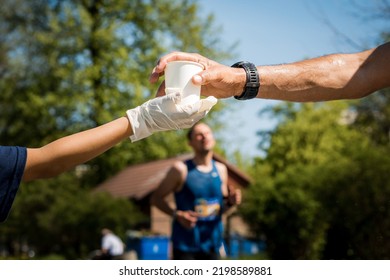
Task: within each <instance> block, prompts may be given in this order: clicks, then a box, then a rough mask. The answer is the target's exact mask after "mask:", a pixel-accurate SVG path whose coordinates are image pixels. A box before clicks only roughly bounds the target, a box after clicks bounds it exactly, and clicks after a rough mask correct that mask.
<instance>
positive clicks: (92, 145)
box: [23, 93, 216, 181]
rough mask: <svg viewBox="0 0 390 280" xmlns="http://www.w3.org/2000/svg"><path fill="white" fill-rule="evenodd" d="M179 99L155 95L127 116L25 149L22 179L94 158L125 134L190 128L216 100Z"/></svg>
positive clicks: (133, 137)
mask: <svg viewBox="0 0 390 280" xmlns="http://www.w3.org/2000/svg"><path fill="white" fill-rule="evenodd" d="M214 99H215V98H214ZM180 101H181V95H180V93H172V94H169V95H166V96H163V97H159V98H154V99H151V100H149V101H147V102H145V103H144V104H142V105H141V106H138V107H136V108H134V109H130V110H128V111H127V112H126V113H127V117H121V118H118V119H116V120H114V121H111V122H109V123H106V124H104V125H101V126H99V127H96V128H93V129H89V130H86V131H83V132H79V133H76V134H73V135H70V136H67V137H64V138H61V139H58V140H56V141H54V142H52V143H49V144H47V145H45V146H43V147H41V148H35V149H32V148H29V149H27V161H26V166H25V170H24V174H23V181H30V180H34V179H39V178H48V177H53V176H56V175H58V174H60V173H62V172H65V171H67V170H69V169H70V168H72V167H74V166H76V165H78V164H82V163H84V162H86V161H89V160H91V159H93V158H95V157H96V156H98V155H100V154H102V153H103V152H105V151H107V150H108V149H110V148H111V147H113V146H114V145H116V144H118V143H119V142H121V141H122V140H124V139H125V138H127V137H130V138H131V140H132V141H133V142H134V141H138V140H140V139H143V138H145V137H148V136H149V135H151V134H153V133H155V132H158V131H166V130H174V129H183V128H189V127H191V126H192V125H194V124H195V123H196V122H197V121H199V120H200V119H201V118H203V117H204V116H205V115H206V114H207V112H208V111H209V110H210V109H211V107H212V106H213V105H215V103H216V100H213V99H209V100H200V101H197V102H195V103H194V104H187V105H185V106H184V105H182V104H181V103H180Z"/></svg>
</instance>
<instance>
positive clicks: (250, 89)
mask: <svg viewBox="0 0 390 280" xmlns="http://www.w3.org/2000/svg"><path fill="white" fill-rule="evenodd" d="M232 67H234V68H244V70H245V72H246V83H245V88H244V92H243V93H242V94H241V95H238V96H234V98H235V99H238V100H247V99H252V98H255V97H256V96H257V93H258V91H259V87H260V78H259V73H258V72H257V68H256V66H255V65H254V64H253V63H250V62H247V61H240V62H237V63H234V64H233V65H232Z"/></svg>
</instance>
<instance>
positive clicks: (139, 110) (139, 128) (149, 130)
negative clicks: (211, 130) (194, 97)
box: [126, 92, 217, 142]
mask: <svg viewBox="0 0 390 280" xmlns="http://www.w3.org/2000/svg"><path fill="white" fill-rule="evenodd" d="M216 103H217V99H216V98H215V97H213V96H209V97H207V98H205V99H201V100H199V101H197V102H195V103H192V104H186V105H183V104H181V95H180V93H179V92H175V93H171V94H167V95H164V96H161V97H156V98H154V99H150V100H148V101H146V102H145V103H144V104H142V105H141V106H138V107H136V108H134V109H130V110H128V111H127V112H126V114H127V117H128V118H129V121H130V123H131V126H132V128H133V135H132V136H130V139H131V141H132V142H135V141H138V140H141V139H143V138H145V137H148V136H150V135H151V134H153V133H154V132H157V131H166V130H174V129H183V128H190V127H191V126H193V125H194V124H195V123H197V122H198V121H199V120H200V119H202V118H203V117H204V116H205V115H206V114H207V113H208V112H209V111H210V109H211V108H212V107H213V106H214V105H215V104H216Z"/></svg>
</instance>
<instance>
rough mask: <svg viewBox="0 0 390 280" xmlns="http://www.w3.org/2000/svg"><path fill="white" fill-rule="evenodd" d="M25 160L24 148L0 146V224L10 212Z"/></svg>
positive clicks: (25, 150) (25, 151) (25, 152)
mask: <svg viewBox="0 0 390 280" xmlns="http://www.w3.org/2000/svg"><path fill="white" fill-rule="evenodd" d="M26 160H27V149H26V148H24V147H14V146H0V222H4V221H5V220H6V219H7V217H8V214H9V212H10V210H11V206H12V203H13V202H14V199H15V196H16V193H17V191H18V189H19V185H20V182H21V180H22V176H23V172H24V167H25V165H26Z"/></svg>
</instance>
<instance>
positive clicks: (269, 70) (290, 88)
mask: <svg viewBox="0 0 390 280" xmlns="http://www.w3.org/2000/svg"><path fill="white" fill-rule="evenodd" d="M389 47H390V45H388V44H385V45H383V46H381V48H377V49H371V50H368V51H365V52H361V53H356V54H334V55H327V56H323V57H319V58H314V59H308V60H304V61H301V62H297V63H291V64H285V65H275V66H260V67H258V71H259V74H260V79H261V87H260V90H259V94H258V96H257V97H258V98H267V99H276V100H286V101H298V102H305V101H326V100H335V99H354V98H361V97H364V96H366V95H368V94H370V93H372V92H373V91H375V90H377V89H379V88H381V87H386V86H388V83H389V80H390V79H389V77H388V75H389V74H385V73H383V72H386V71H389V66H388V64H387V63H388V62H389V53H390V51H389ZM386 61H387V63H386ZM386 75H387V76H386Z"/></svg>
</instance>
